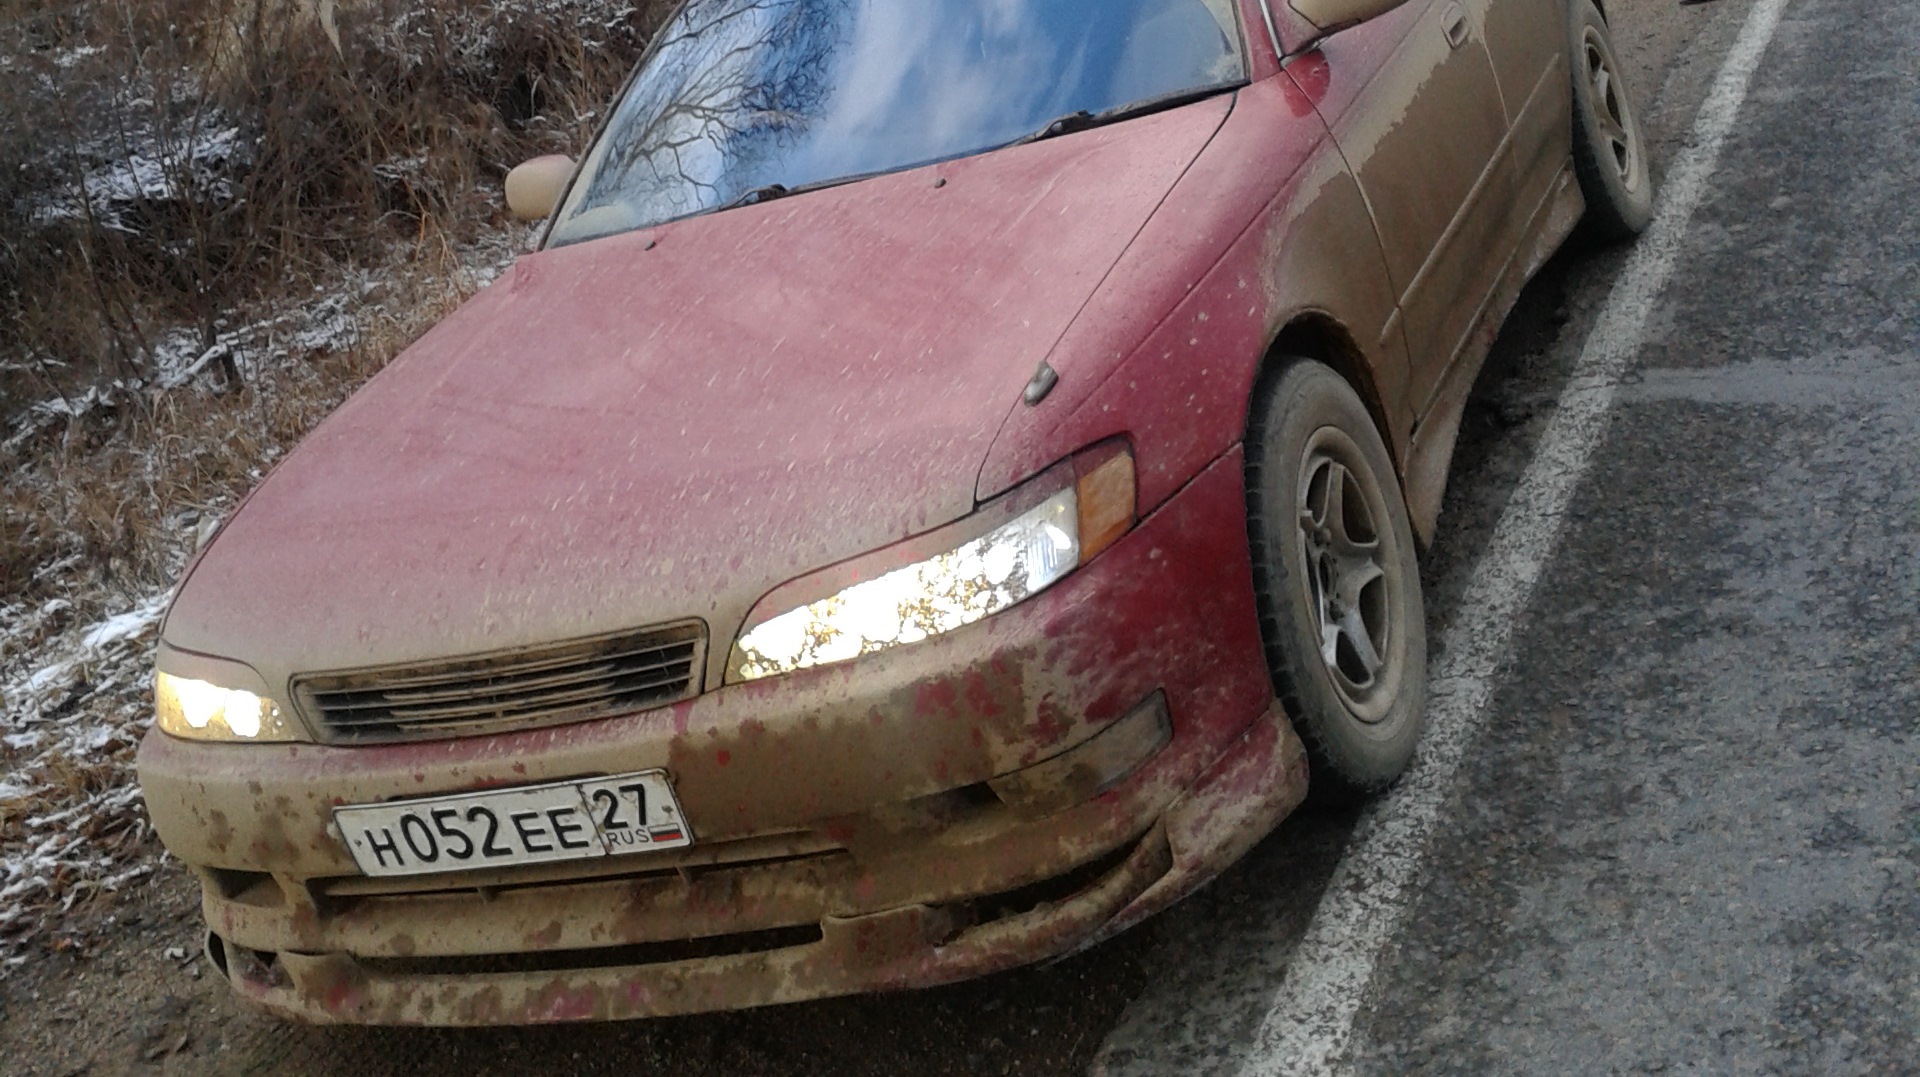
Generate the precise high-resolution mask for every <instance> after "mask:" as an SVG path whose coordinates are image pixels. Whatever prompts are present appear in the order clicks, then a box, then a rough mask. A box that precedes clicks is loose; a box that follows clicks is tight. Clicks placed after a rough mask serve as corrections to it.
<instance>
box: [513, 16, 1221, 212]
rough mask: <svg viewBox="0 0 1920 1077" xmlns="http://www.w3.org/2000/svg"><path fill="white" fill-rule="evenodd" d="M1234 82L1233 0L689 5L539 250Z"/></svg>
mask: <svg viewBox="0 0 1920 1077" xmlns="http://www.w3.org/2000/svg"><path fill="white" fill-rule="evenodd" d="M1243 78H1244V64H1243V61H1242V59H1241V53H1240V34H1239V29H1238V26H1237V24H1236V22H1235V16H1234V14H1233V7H1232V4H1231V0H691V2H690V3H689V4H688V5H687V6H686V7H685V8H683V9H682V10H681V11H680V12H679V14H677V15H676V16H675V17H674V18H673V20H672V21H671V22H670V23H669V24H668V25H667V27H666V28H665V29H664V30H663V31H662V34H661V38H660V41H659V43H658V44H657V45H656V46H655V48H654V50H653V51H652V53H651V54H650V56H649V58H648V59H647V60H646V61H645V63H644V65H643V67H642V68H641V70H640V71H639V72H638V73H637V74H636V75H635V77H634V79H633V82H632V84H631V85H630V86H629V88H628V90H627V93H626V95H625V96H624V97H623V98H622V99H621V101H620V103H619V105H618V107H617V110H616V111H615V113H614V116H613V119H612V120H611V121H610V122H609V123H608V125H607V128H606V131H605V132H604V133H603V134H602V136H601V138H600V140H599V142H598V143H597V144H596V145H595V146H594V148H593V151H592V152H591V154H590V155H589V156H588V159H587V162H586V165H585V167H584V168H583V169H582V174H581V179H580V180H579V182H578V183H576V184H575V185H574V189H573V191H572V192H571V193H570V194H569V196H568V199H567V203H566V205H565V206H564V207H563V208H562V210H561V213H560V215H559V216H558V218H557V219H556V221H555V224H554V227H553V231H552V234H551V235H550V237H549V240H548V242H549V244H551V245H560V244H565V243H573V242H579V241H581V240H584V239H591V238H594V237H596V236H602V235H608V234H611V233H614V232H620V231H626V230H629V229H633V228H639V227H644V226H646V225H649V224H656V223H659V222H661V221H665V220H671V219H673V218H676V217H684V216H687V215H689V214H693V213H699V212H703V211H706V210H711V209H715V208H718V207H722V206H726V205H729V204H731V203H734V202H736V201H739V200H740V199H741V198H742V197H743V196H746V195H748V194H749V192H753V191H755V190H757V189H760V188H765V187H768V186H770V185H774V184H778V185H781V186H783V187H787V188H797V187H802V186H806V185H810V184H819V183H824V182H831V181H833V180H837V179H846V178H852V177H856V176H862V175H867V174H871V173H876V172H886V171H893V170H896V169H901V168H908V167H912V166H914V165H918V164H924V163H927V162H930V161H937V160H943V159H947V158H951V157H956V156H961V155H964V154H968V153H974V152H978V151H981V150H985V149H988V148H991V147H994V146H1000V145H1004V144H1006V143H1008V142H1012V141H1015V140H1017V139H1019V138H1021V137H1023V136H1026V135H1030V134H1032V133H1034V132H1035V131H1037V130H1038V129H1039V128H1040V127H1041V126H1043V125H1044V124H1046V123H1047V122H1048V121H1049V120H1051V119H1053V118H1055V117H1058V116H1063V115H1066V114H1068V113H1071V112H1075V111H1078V110H1085V111H1087V112H1092V113H1098V112H1102V111H1105V110H1108V109H1112V108H1115V107H1118V106H1122V105H1126V104H1129V103H1131V102H1135V101H1140V100H1145V99H1151V98H1156V97H1160V96H1163V95H1166V94H1170V93H1175V92H1178V91H1181V90H1188V89H1196V88H1204V87H1211V86H1218V85H1225V84H1231V83H1236V82H1239V81H1241V80H1242V79H1243Z"/></svg>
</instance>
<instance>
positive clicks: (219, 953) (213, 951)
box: [201, 931, 233, 980]
mask: <svg viewBox="0 0 1920 1077" xmlns="http://www.w3.org/2000/svg"><path fill="white" fill-rule="evenodd" d="M201 949H202V950H204V951H205V952H206V955H207V960H208V961H210V962H212V963H213V967H214V968H216V969H219V970H220V975H221V976H222V977H223V978H225V979H228V980H231V979H233V974H232V973H230V972H228V971H227V944H226V943H225V942H222V941H221V939H220V936H218V935H216V934H214V933H213V932H211V931H209V932H207V941H206V945H204V946H202V947H201Z"/></svg>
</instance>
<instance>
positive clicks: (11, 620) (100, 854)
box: [0, 594, 167, 967]
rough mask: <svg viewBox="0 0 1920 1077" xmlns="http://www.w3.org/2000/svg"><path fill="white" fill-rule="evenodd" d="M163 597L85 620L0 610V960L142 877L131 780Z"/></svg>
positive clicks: (58, 609) (61, 612)
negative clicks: (98, 896) (94, 899)
mask: <svg viewBox="0 0 1920 1077" xmlns="http://www.w3.org/2000/svg"><path fill="white" fill-rule="evenodd" d="M166 598H167V596H166V595H165V594H159V595H150V596H147V597H145V598H142V599H140V600H138V601H136V602H132V603H128V604H127V608H126V610H125V612H123V613H120V614H117V615H115V616H112V617H108V618H106V619H104V620H102V621H99V622H95V623H84V622H82V623H72V622H71V621H70V619H69V617H68V616H67V615H68V614H69V613H70V611H71V608H72V607H71V606H70V605H69V604H68V603H66V602H65V601H64V600H60V599H55V600H53V601H51V602H47V603H45V604H43V605H41V606H39V607H38V608H35V609H27V608H23V607H21V606H17V605H16V606H9V607H6V608H4V609H0V625H4V628H0V953H12V956H9V957H7V958H6V961H5V963H6V966H8V967H11V966H12V965H14V964H17V963H18V962H19V961H21V960H23V958H22V957H21V956H20V955H19V954H18V953H15V951H18V950H19V949H20V948H21V947H22V946H23V945H24V944H26V943H29V942H31V941H34V940H36V939H39V938H41V937H42V936H44V935H46V934H48V933H49V932H50V931H54V930H57V923H56V922H55V919H54V917H53V915H52V914H57V913H64V912H66V911H68V910H70V909H71V908H72V907H73V906H74V904H75V903H76V902H79V901H81V900H83V899H85V898H87V897H90V896H92V895H93V894H95V893H98V892H100V891H115V890H119V889H121V888H123V887H125V886H127V885H128V884H129V883H132V882H135V881H137V880H140V879H143V878H145V877H147V876H148V875H149V874H151V873H152V871H153V867H154V860H153V855H152V853H153V850H152V847H151V843H150V842H149V841H148V838H149V828H148V826H147V822H146V818H145V816H144V815H143V813H142V812H141V810H140V793H139V789H138V787H137V786H136V785H135V784H134V780H133V755H134V749H135V747H136V746H137V745H138V744H139V740H140V736H141V734H142V733H143V732H144V730H145V728H146V725H147V723H148V719H149V715H150V714H151V712H152V705H151V703H150V701H149V700H150V692H151V689H150V687H149V681H148V678H149V677H150V676H151V673H150V670H151V658H150V652H151V648H152V642H153V639H152V637H153V629H154V626H155V625H156V624H158V623H159V620H160V615H161V613H162V611H163V610H164V609H165V603H166Z"/></svg>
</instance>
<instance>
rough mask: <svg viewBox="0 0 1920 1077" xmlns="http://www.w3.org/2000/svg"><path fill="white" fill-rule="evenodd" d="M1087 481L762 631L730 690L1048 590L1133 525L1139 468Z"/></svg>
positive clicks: (930, 631)
mask: <svg viewBox="0 0 1920 1077" xmlns="http://www.w3.org/2000/svg"><path fill="white" fill-rule="evenodd" d="M1099 456H1100V459H1099V460H1098V462H1097V463H1093V464H1091V465H1089V466H1085V467H1083V468H1080V469H1079V472H1080V474H1079V478H1078V481H1077V482H1076V483H1075V484H1074V485H1073V486H1071V487H1069V488H1067V489H1065V490H1062V491H1060V492H1059V493H1057V494H1055V495H1053V496H1052V497H1050V498H1047V499H1046V500H1045V501H1043V502H1041V503H1040V504H1039V505H1037V506H1036V507H1034V508H1032V509H1029V510H1027V511H1026V512H1024V513H1022V514H1021V515H1019V516H1017V517H1015V518H1014V519H1013V520H1011V521H1009V522H1007V523H1004V524H1001V525H1000V526H999V527H997V528H994V529H993V530H992V531H989V532H988V533H987V534H985V535H982V536H980V537H979V538H976V539H973V540H972V541H969V542H966V543H964V544H962V545H960V546H957V547H955V548H953V549H951V550H948V551H946V552H944V553H940V554H936V555H934V556H932V557H929V558H926V559H925V560H922V561H919V562H916V563H914V564H910V565H907V566H905V567H902V568H897V569H894V570H892V571H890V572H886V573H885V574H883V575H880V576H877V577H875V578H874V579H871V580H864V581H862V582H860V583H856V584H853V585H852V586H849V587H846V588H844V589H842V590H840V591H838V592H837V593H835V594H833V595H830V596H829V597H826V598H823V599H820V600H819V601H817V602H811V603H808V604H806V605H804V606H800V607H799V608H797V609H791V610H788V611H786V612H784V613H781V614H779V615H778V616H775V617H772V618H769V619H767V620H764V621H761V622H759V623H758V624H755V625H753V626H752V627H751V628H750V629H749V630H748V631H747V632H745V633H744V634H743V635H741V637H740V639H739V641H738V642H737V643H736V644H735V645H734V651H733V656H732V660H731V661H730V662H729V663H728V671H729V673H730V677H729V678H728V679H729V680H757V679H759V678H761V677H771V676H774V675H776V674H781V673H791V672H793V671H794V670H800V669H807V668H809V667H811V666H819V665H825V664H827V663H829V662H841V661H845V660H847V659H849V658H857V657H859V656H861V655H863V654H871V653H873V652H875V651H881V650H885V649H887V648H889V647H897V646H900V645H902V644H907V643H917V642H919V641H920V640H923V639H926V638H928V637H930V636H937V635H939V634H941V633H942V632H951V631H953V630H954V629H956V628H960V627H963V626H965V625H970V624H972V623H974V622H975V621H979V620H982V619H984V618H986V617H989V616H991V615H993V614H995V613H998V612H1000V611H1001V610H1004V609H1006V608H1008V607H1009V606H1013V605H1015V604H1017V603H1019V602H1021V601H1023V600H1025V599H1027V598H1029V597H1031V596H1033V595H1036V594H1039V593H1040V592H1041V591H1044V590H1046V589H1047V588H1048V587H1050V586H1052V585H1053V584H1054V583H1056V582H1058V581H1059V580H1060V579H1061V578H1062V577H1063V576H1065V575H1067V573H1069V572H1072V571H1073V570H1074V569H1075V568H1077V567H1079V565H1081V564H1082V563H1083V562H1084V561H1086V560H1087V559H1088V558H1090V557H1092V556H1093V555H1094V554H1096V553H1098V552H1100V551H1101V550H1103V549H1105V548H1106V547H1107V546H1109V545H1111V544H1112V543H1113V542H1114V541H1116V540H1117V539H1118V538H1119V537H1120V536H1121V535H1122V534H1124V533H1125V532H1126V530H1127V528H1129V527H1131V526H1132V524H1133V509H1134V475H1133V458H1132V457H1131V456H1128V455H1127V454H1126V453H1125V452H1123V451H1109V452H1105V453H1101V454H1099Z"/></svg>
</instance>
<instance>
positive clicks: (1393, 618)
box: [1246, 359, 1427, 804]
mask: <svg viewBox="0 0 1920 1077" xmlns="http://www.w3.org/2000/svg"><path fill="white" fill-rule="evenodd" d="M1246 444H1247V464H1246V466H1247V520H1248V532H1249V538H1250V540H1251V542H1252V545H1253V569H1254V573H1253V574H1254V587H1255V591H1256V598H1257V600H1258V605H1259V611H1260V621H1261V630H1262V635H1263V637H1264V639H1265V641H1266V648H1267V666H1268V669H1269V670H1270V671H1271V672H1272V674H1273V681H1274V688H1275V691H1276V693H1277V694H1278V695H1279V697H1280V700H1281V702H1282V704H1283V705H1284V706H1285V707H1286V709H1287V713H1288V715H1289V716H1290V717H1291V718H1292V719H1293V722H1294V726H1295V728H1296V730H1297V731H1298V732H1299V734H1300V739H1301V740H1302V741H1304V742H1305V743H1306V747H1307V757H1308V762H1309V766H1310V768H1311V770H1310V773H1311V776H1312V777H1311V781H1312V790H1313V799H1314V800H1315V801H1317V802H1319V803H1322V804H1339V803H1350V802H1352V801H1355V800H1358V799H1361V798H1364V797H1368V796H1371V795H1373V794H1375V793H1378V792H1380V791H1381V790H1383V789H1385V788H1386V787H1387V786H1389V785H1391V784H1392V783H1393V781H1394V779H1396V778H1398V777H1399V776H1400V773H1401V772H1402V771H1404V770H1405V769H1406V767H1407V764H1408V763H1409V762H1410V761H1411V760H1412V759H1413V751H1414V746H1415V745H1416V743H1417V742H1418V741H1419V738H1420V729H1421V726H1422V724H1423V723H1424V721H1425V716H1426V697H1427V684H1426V681H1427V629H1426V614H1425V607H1424V603H1423V601H1422V599H1421V594H1420V566H1419V559H1418V553H1417V551H1416V549H1415V547H1414V541H1413V528H1412V525H1411V524H1410V522H1409V520H1408V516H1407V508H1406V501H1405V499H1404V498H1403V497H1402V496H1401V493H1400V485H1399V483H1398V482H1397V481H1396V480H1395V477H1394V476H1395V472H1394V467H1393V461H1392V458H1391V457H1389V456H1388V455H1387V449H1386V446H1385V445H1384V444H1383V443H1382V442H1381V439H1380V433H1379V431H1378V429H1377V428H1376V427H1375V426H1374V423H1373V418H1372V416H1371V415H1370V414H1369V413H1368V411H1367V408H1366V405H1365V404H1363V403H1361V401H1360V397H1359V396H1358V395H1357V394H1355V392H1354V391H1353V388H1352V387H1351V386H1349V385H1348V384H1347V383H1346V381H1345V380H1344V379H1343V378H1341V377H1340V375H1338V374H1336V373H1334V372H1333V371H1332V370H1331V369H1329V368H1328V367H1326V366H1324V365H1322V364H1320V363H1317V362H1313V361H1311V360H1306V359H1297V360H1293V361H1291V362H1289V363H1288V364H1287V365H1285V366H1284V367H1282V368H1280V369H1279V372H1278V374H1277V376H1272V377H1269V378H1266V379H1264V380H1263V382H1262V383H1261V386H1260V388H1259V389H1258V390H1257V391H1256V394H1255V400H1254V404H1253V408H1252V412H1251V417H1250V421H1249V424H1248V431H1247V443H1246Z"/></svg>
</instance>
